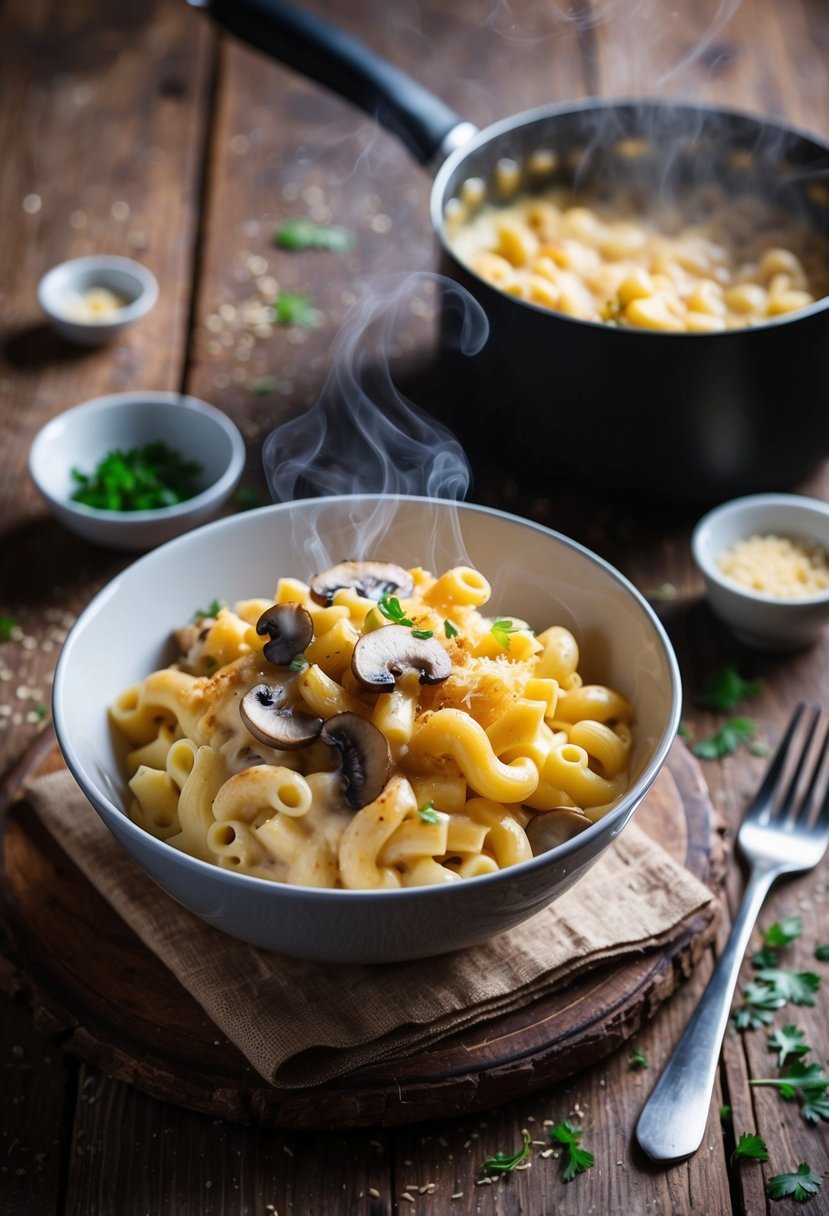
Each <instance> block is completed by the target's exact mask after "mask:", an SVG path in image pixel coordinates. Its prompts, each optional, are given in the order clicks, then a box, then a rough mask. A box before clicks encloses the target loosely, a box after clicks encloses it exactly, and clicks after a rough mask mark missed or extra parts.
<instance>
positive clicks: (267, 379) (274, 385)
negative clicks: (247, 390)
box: [251, 376, 279, 397]
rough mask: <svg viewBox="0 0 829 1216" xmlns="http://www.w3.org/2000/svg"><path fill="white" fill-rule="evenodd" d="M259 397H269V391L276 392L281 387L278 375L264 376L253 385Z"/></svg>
mask: <svg viewBox="0 0 829 1216" xmlns="http://www.w3.org/2000/svg"><path fill="white" fill-rule="evenodd" d="M251 388H252V389H253V391H254V393H256V396H257V397H267V396H268V394H269V393H275V392H276V390H277V389H278V388H279V381H278V380H277V378H276V376H262V377H261V378H260V379H259V380H257V381H255V383H254V384H252V385H251Z"/></svg>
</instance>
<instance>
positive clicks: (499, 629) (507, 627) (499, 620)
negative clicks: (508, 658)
mask: <svg viewBox="0 0 829 1216" xmlns="http://www.w3.org/2000/svg"><path fill="white" fill-rule="evenodd" d="M522 628H523V626H522V625H515V624H513V622H512V621H511V620H510V619H509V618H508V617H505V616H497V617H496V618H495V620H494V621H493V622H492V625H491V627H490V630H489V632H490V633H491V634H492V636H493V637H494V638H495V641H496V642H497V643H498V645H499V646H502V647H503V649H504V650H509V643H510V634H512V633H520V631H521V629H522Z"/></svg>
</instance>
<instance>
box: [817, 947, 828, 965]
mask: <svg viewBox="0 0 829 1216" xmlns="http://www.w3.org/2000/svg"><path fill="white" fill-rule="evenodd" d="M815 958H816V959H817V960H818V962H819V963H829V946H815Z"/></svg>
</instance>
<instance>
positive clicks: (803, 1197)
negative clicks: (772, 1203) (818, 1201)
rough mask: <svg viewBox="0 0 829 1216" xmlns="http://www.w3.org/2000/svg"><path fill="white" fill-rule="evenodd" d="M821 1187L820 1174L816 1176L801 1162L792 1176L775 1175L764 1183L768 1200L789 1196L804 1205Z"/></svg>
mask: <svg viewBox="0 0 829 1216" xmlns="http://www.w3.org/2000/svg"><path fill="white" fill-rule="evenodd" d="M822 1185H823V1179H822V1178H821V1176H820V1174H816V1173H815V1172H814V1170H813V1169H811V1168H810V1167H809V1166H808V1165H807V1164H806V1163H805V1161H801V1163H800V1165H799V1166H798V1167H797V1170H796V1172H795V1173H794V1174H775V1175H774V1176H773V1177H772V1178H769V1180H768V1182H767V1183H766V1194H767V1195H768V1197H769V1199H786V1198H788V1197H789V1196H791V1197H792V1199H796V1200H797V1202H798V1203H806V1201H807V1200H808V1199H811V1198H812V1196H813V1195H816V1194H817V1193H818V1191H819V1190H820V1188H821V1186H822Z"/></svg>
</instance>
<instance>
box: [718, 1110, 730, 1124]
mask: <svg viewBox="0 0 829 1216" xmlns="http://www.w3.org/2000/svg"><path fill="white" fill-rule="evenodd" d="M730 1120H731V1107H730V1106H721V1107H720V1123H729V1122H730Z"/></svg>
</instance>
